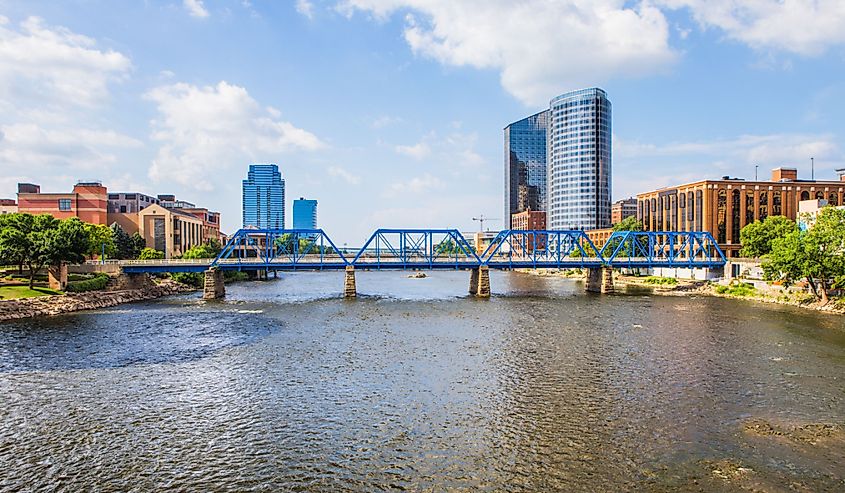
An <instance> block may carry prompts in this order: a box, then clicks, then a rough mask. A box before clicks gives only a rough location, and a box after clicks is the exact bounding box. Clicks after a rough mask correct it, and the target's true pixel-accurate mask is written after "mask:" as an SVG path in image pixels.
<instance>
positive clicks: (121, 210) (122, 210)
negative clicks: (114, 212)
mask: <svg viewBox="0 0 845 493" xmlns="http://www.w3.org/2000/svg"><path fill="white" fill-rule="evenodd" d="M120 212H121V213H122V214H126V206H125V205H122V206H120Z"/></svg>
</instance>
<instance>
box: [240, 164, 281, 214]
mask: <svg viewBox="0 0 845 493" xmlns="http://www.w3.org/2000/svg"><path fill="white" fill-rule="evenodd" d="M243 219H244V220H243V227H244V228H249V227H254V228H261V229H284V227H285V180H284V179H282V174H281V173H279V167H278V166H276V165H275V164H250V165H249V172H248V173H247V179H246V180H244V181H243Z"/></svg>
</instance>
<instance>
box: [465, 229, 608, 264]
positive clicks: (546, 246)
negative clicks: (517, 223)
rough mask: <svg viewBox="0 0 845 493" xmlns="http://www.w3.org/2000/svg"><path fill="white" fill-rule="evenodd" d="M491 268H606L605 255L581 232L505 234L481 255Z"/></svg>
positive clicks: (527, 231) (501, 232)
mask: <svg viewBox="0 0 845 493" xmlns="http://www.w3.org/2000/svg"><path fill="white" fill-rule="evenodd" d="M481 259H482V261H483V262H484V264H485V265H488V266H491V267H508V266H509V267H511V268H522V267H525V266H529V267H541V268H550V267H551V268H574V267H583V266H590V267H592V266H599V265H603V264H604V258H603V257H602V255H601V252H600V251H599V249H598V248H596V246H595V244H593V242H592V240H590V238H589V237H588V236H587V234H586V233H585V232H584V231H580V230H571V231H569V230H561V231H546V230H504V231H500V232H499V234H498V235H496V237H495V238H494V239H493V240H492V241H491V242H490V245H489V246H488V247H487V248H486V249H485V250H484V253H482V254H481Z"/></svg>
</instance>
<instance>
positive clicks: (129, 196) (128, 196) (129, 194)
mask: <svg viewBox="0 0 845 493" xmlns="http://www.w3.org/2000/svg"><path fill="white" fill-rule="evenodd" d="M135 199H136V195H135V194H134V193H127V194H126V200H135Z"/></svg>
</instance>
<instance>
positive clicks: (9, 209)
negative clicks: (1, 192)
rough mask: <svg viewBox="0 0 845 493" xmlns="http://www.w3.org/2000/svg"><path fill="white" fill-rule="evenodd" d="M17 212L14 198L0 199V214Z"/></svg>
mask: <svg viewBox="0 0 845 493" xmlns="http://www.w3.org/2000/svg"><path fill="white" fill-rule="evenodd" d="M15 212H18V203H17V202H15V200H14V199H0V214H13V213H15Z"/></svg>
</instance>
